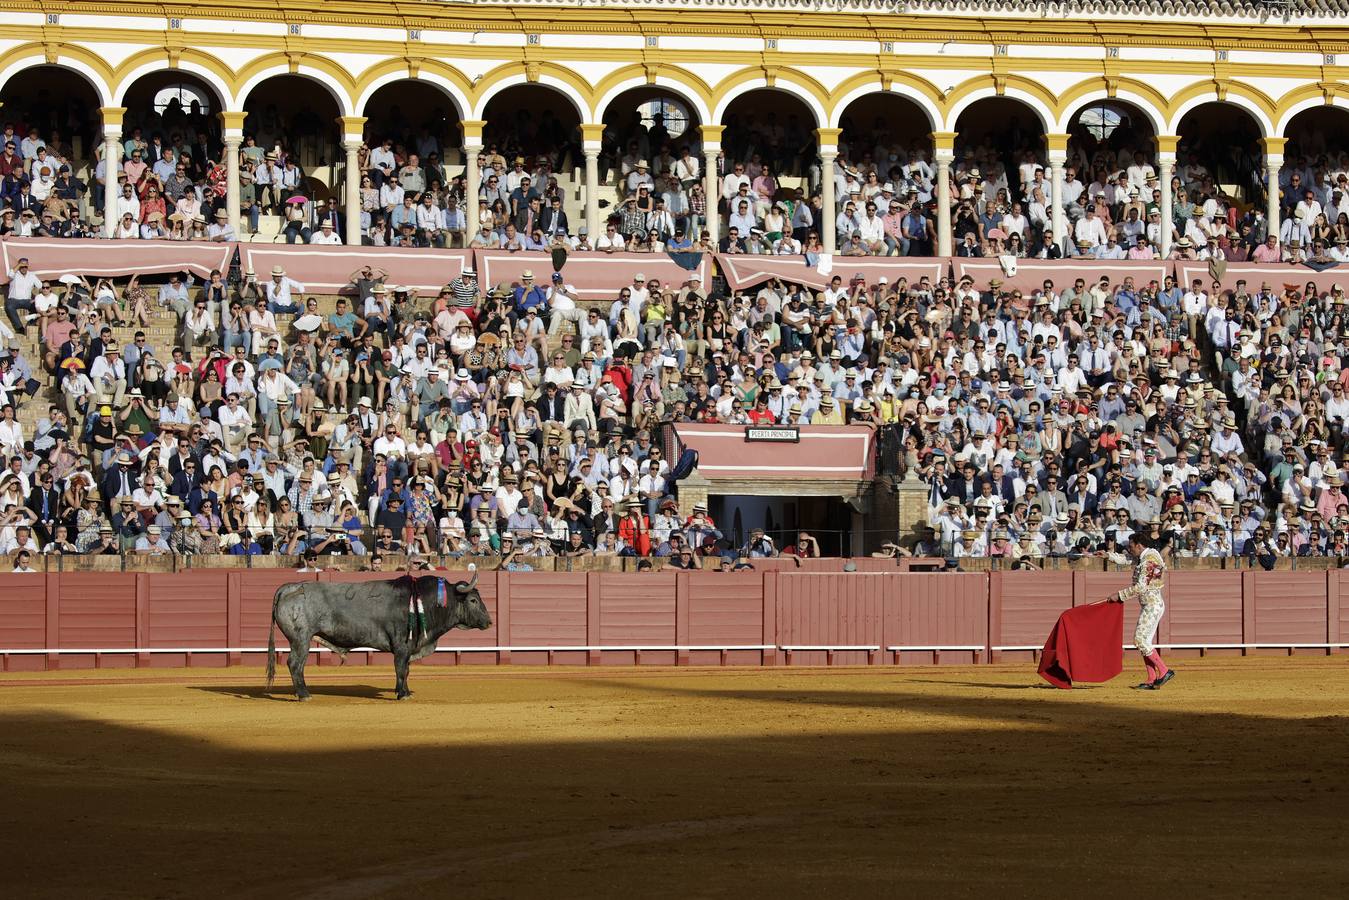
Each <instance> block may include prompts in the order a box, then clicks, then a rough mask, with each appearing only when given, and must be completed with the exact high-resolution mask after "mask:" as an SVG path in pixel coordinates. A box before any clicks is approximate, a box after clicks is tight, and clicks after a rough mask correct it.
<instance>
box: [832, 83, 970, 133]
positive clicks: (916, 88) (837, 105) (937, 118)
mask: <svg viewBox="0 0 1349 900" xmlns="http://www.w3.org/2000/svg"><path fill="white" fill-rule="evenodd" d="M884 77H885V78H887V79H889V81H890V85H891V86H890V89H889V90H888V91H887V90H886V89H885V88H883V87H882V86H881V78H882V76H881V74H880V72H879V71H867V72H858V73H857V74H856V75H853V76H852V77H850V78H847V79H845V80H844V81H843V83H841V84H840V85H838V87H836V88H834V90H833V91H832V92H831V94H830V99H831V100H833V101H834V102H833V103H832V104H831V105H830V107H829V121H830V122H837V121H838V120H839V119H840V118H842V116H843V113H844V112H846V111H847V107H848V106H849V105H850V104H851V103H854V102H856V101H857V100H859V99H860V98H861V97H864V96H866V95H867V94H894V95H895V96H897V97H904V98H905V99H907V100H911V101H913V102H914V103H916V104H918V106H919V107H921V108H922V109H923V111H924V112H925V113H927V115H928V116H929V118H931V119H932V121H931V122H930V123H929V124H930V126H931V127H932V128H940V127H941V116H942V115H943V114H944V112H945V110H944V109H943V108H942V92H941V89H940V88H938V87H937V86H936V85H935V84H933V83H932V82H931V81H928V80H927V79H926V78H923V77H921V76H919V75H914V74H913V73H912V72H886V73H885V75H884ZM896 86H901V88H907V89H908V90H903V89H901V90H896V89H895V88H896ZM868 89H869V90H868ZM863 90H865V91H866V93H865V94H863V93H858V92H859V91H863ZM854 94H856V96H852V95H854ZM915 94H916V95H917V96H914V95H915ZM923 100H926V101H927V102H926V103H924V102H923Z"/></svg>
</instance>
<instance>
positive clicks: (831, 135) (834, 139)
mask: <svg viewBox="0 0 1349 900" xmlns="http://www.w3.org/2000/svg"><path fill="white" fill-rule="evenodd" d="M842 135H843V129H842V128H816V129H815V140H817V141H819V142H820V149H821V150H823V149H824V148H825V147H833V148H834V152H836V153H837V152H838V139H839V138H840V137H841V136H842Z"/></svg>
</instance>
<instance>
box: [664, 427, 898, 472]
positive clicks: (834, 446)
mask: <svg viewBox="0 0 1349 900" xmlns="http://www.w3.org/2000/svg"><path fill="white" fill-rule="evenodd" d="M746 428H747V426H744V425H701V424H691V423H690V424H681V425H676V426H675V433H676V434H678V435H679V439H680V440H681V441H682V442H683V443H684V446H685V447H686V448H689V449H693V450H697V451H698V473H699V474H700V475H702V476H703V477H704V478H707V479H709V480H713V481H715V480H719V479H736V480H745V479H761V478H776V479H792V480H795V481H861V480H862V479H864V478H867V477H868V475H869V474H870V473H871V470H872V466H871V461H872V460H871V457H872V452H871V450H872V444H873V438H874V436H875V434H874V432H873V431H872V430H871V429H870V428H866V427H864V426H861V425H803V426H800V427H799V428H798V429H797V431H798V434H799V438H800V440H799V441H797V442H790V441H783V442H778V441H771V440H762V441H751V440H748V439H747V437H746Z"/></svg>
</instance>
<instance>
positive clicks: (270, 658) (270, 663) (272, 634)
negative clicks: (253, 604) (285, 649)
mask: <svg viewBox="0 0 1349 900" xmlns="http://www.w3.org/2000/svg"><path fill="white" fill-rule="evenodd" d="M292 587H295V585H293V584H283V585H281V587H279V588H277V589H276V593H275V594H273V595H272V618H271V619H270V620H269V621H268V622H267V690H269V691H270V690H271V689H272V682H273V681H275V680H276V629H277V626H278V625H279V624H280V623H278V622H277V621H276V607H277V604H279V603H280V602H281V595H282V594H284V593H286V591H287V590H288V589H289V588H292Z"/></svg>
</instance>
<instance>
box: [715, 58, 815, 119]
mask: <svg viewBox="0 0 1349 900" xmlns="http://www.w3.org/2000/svg"><path fill="white" fill-rule="evenodd" d="M770 73H771V74H772V76H773V82H774V83H773V84H772V85H771V86H770V85H769V84H768V76H769V74H770ZM783 84H786V85H790V88H788V87H782V85H783ZM746 85H751V86H752V87H750V88H749V89H750V90H756V89H759V88H765V87H772V88H775V89H777V90H783V91H786V92H787V93H789V94H792V95H793V96H795V97H797V98H799V99H800V100H802V101H803V102H804V103H805V104H806V106H807V107H808V108H809V109H810V111H811V115H812V116H814V118H815V120H816V122H815V124H816V127H817V128H823V127H825V126H826V125H827V124H828V122H829V91H828V89H826V88H825V87H824V85H822V84H820V83H819V82H818V81H816V80H815V79H814V78H811V77H810V76H809V75H807V74H805V73H804V72H800V71H798V70H796V69H788V68H778V67H776V66H753V67H750V68H746V69H741V70H740V71H739V72H736V73H734V74H732V75H728V76H727V77H726V78H724V79H722V80H721V81H720V82H719V83H718V84H717V86H716V87H715V88H713V89H712V98H711V99H712V104H711V106H712V115H713V117H715V118H716V119H717V121H718V122H720V121H721V120H722V119H723V118H725V114H726V107H727V106H729V105H730V102H731V101H732V100H734V99H735V98H736V97H738V96H740V95H741V94H742V93H747V92H748V91H742V90H740V88H742V87H745V86H746ZM791 88H795V90H793V89H791Z"/></svg>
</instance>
